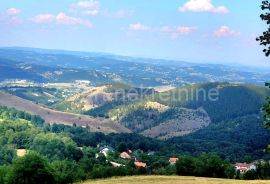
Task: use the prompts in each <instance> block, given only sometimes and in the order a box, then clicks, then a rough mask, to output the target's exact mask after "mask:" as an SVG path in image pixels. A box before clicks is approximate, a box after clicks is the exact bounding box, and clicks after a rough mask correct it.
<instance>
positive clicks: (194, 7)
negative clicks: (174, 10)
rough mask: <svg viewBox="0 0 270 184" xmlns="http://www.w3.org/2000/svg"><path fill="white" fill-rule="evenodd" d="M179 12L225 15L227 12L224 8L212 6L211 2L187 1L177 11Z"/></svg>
mask: <svg viewBox="0 0 270 184" xmlns="http://www.w3.org/2000/svg"><path fill="white" fill-rule="evenodd" d="M178 10H179V11H180V12H186V11H191V12H211V13H218V14H227V13H229V10H228V9H227V8H226V7H225V6H214V5H213V3H212V0H189V1H188V2H186V3H185V4H184V5H183V6H182V7H180V8H179V9H178Z"/></svg>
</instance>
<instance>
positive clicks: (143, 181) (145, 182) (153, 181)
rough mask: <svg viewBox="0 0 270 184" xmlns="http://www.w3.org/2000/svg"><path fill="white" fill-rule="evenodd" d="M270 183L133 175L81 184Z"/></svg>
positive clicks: (266, 183)
mask: <svg viewBox="0 0 270 184" xmlns="http://www.w3.org/2000/svg"><path fill="white" fill-rule="evenodd" d="M116 183H117V184H270V180H268V181H266V180H256V181H243V180H226V179H214V178H197V177H185V176H183V177H182V176H133V177H122V178H111V179H105V180H93V181H86V182H83V183H82V184H116Z"/></svg>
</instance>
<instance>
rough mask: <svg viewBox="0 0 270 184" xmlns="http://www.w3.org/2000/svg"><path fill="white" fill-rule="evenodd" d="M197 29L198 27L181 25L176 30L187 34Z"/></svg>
mask: <svg viewBox="0 0 270 184" xmlns="http://www.w3.org/2000/svg"><path fill="white" fill-rule="evenodd" d="M195 30H197V27H188V26H179V27H177V29H176V32H177V33H179V34H182V35H187V34H190V33H192V32H193V31H195Z"/></svg>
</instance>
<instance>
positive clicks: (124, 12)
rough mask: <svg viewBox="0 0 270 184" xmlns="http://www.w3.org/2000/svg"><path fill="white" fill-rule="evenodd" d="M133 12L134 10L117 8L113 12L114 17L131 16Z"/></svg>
mask: <svg viewBox="0 0 270 184" xmlns="http://www.w3.org/2000/svg"><path fill="white" fill-rule="evenodd" d="M133 14H134V11H132V10H118V11H117V12H116V13H115V18H126V17H131V16H132V15H133Z"/></svg>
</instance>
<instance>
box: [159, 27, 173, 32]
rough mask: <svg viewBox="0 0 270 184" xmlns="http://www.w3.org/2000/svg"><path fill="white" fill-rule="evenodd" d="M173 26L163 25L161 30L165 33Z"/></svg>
mask: <svg viewBox="0 0 270 184" xmlns="http://www.w3.org/2000/svg"><path fill="white" fill-rule="evenodd" d="M171 31H172V30H171V28H170V27H169V26H163V27H161V28H160V32H163V33H169V32H171Z"/></svg>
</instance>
